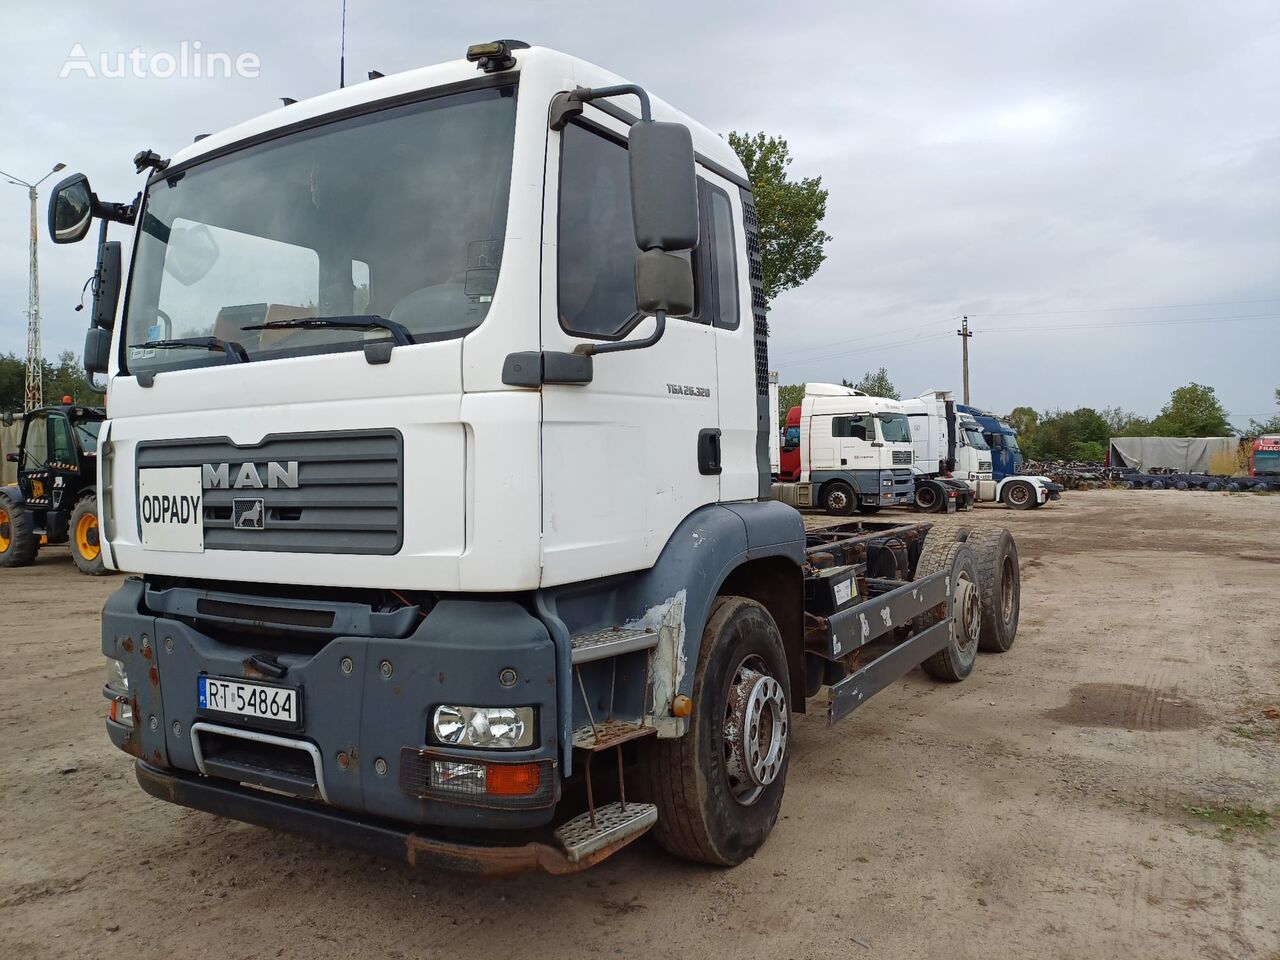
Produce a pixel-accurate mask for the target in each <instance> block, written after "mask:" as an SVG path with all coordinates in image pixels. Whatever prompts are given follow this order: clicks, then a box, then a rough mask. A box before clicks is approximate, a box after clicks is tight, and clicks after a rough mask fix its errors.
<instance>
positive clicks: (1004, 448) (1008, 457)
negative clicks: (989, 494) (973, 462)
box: [956, 403, 1023, 481]
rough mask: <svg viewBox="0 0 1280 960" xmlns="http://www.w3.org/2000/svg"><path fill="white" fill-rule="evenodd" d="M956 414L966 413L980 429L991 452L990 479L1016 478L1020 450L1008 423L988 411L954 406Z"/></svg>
mask: <svg viewBox="0 0 1280 960" xmlns="http://www.w3.org/2000/svg"><path fill="white" fill-rule="evenodd" d="M956 412H957V413H967V414H968V415H969V416H971V417H973V419H974V420H976V421H977V423H978V424H979V426H981V427H982V435H983V437H984V438H985V439H986V441H987V447H988V448H989V449H990V450H991V477H992V479H993V480H997V481H999V480H1003V479H1005V477H1013V476H1017V475H1018V474H1020V473H1021V472H1022V462H1023V461H1022V450H1021V449H1020V448H1019V446H1018V432H1017V431H1016V430H1014V429H1013V426H1012V424H1010V423H1009V421H1007V420H1005V419H1003V418H1001V417H998V416H996V415H995V414H994V413H992V412H991V411H989V410H981V409H979V408H978V407H972V406H968V405H966V404H963V403H957V404H956Z"/></svg>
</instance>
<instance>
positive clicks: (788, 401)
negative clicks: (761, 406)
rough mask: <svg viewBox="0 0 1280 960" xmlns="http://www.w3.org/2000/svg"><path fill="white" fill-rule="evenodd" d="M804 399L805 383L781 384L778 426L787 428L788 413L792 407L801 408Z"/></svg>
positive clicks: (779, 389)
mask: <svg viewBox="0 0 1280 960" xmlns="http://www.w3.org/2000/svg"><path fill="white" fill-rule="evenodd" d="M803 399H804V384H803V383H780V384H778V426H779V427H785V426H786V425H787V411H789V410H790V409H791V408H792V407H798V406H800V401H801V400H803Z"/></svg>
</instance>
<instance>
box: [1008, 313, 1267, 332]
mask: <svg viewBox="0 0 1280 960" xmlns="http://www.w3.org/2000/svg"><path fill="white" fill-rule="evenodd" d="M1244 320H1280V315H1277V314H1267V313H1256V314H1248V315H1245V316H1238V317H1169V318H1165V319H1159V320H1118V321H1112V322H1105V323H1104V322H1101V321H1097V322H1090V323H1064V324H1056V325H1055V324H1034V325H1030V326H1023V327H990V328H989V329H988V330H987V331H986V332H988V333H1025V332H1027V331H1031V330H1036V331H1041V332H1045V331H1053V330H1114V329H1117V328H1122V327H1162V326H1176V325H1178V324H1184V323H1239V322H1240V321H1244Z"/></svg>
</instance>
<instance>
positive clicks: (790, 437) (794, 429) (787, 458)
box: [778, 407, 800, 483]
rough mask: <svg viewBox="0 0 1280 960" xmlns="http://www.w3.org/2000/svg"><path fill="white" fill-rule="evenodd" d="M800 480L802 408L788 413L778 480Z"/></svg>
mask: <svg viewBox="0 0 1280 960" xmlns="http://www.w3.org/2000/svg"><path fill="white" fill-rule="evenodd" d="M799 479H800V408H799V407H792V408H791V409H790V410H788V411H787V425H786V426H785V427H784V428H783V430H782V450H781V452H780V453H779V454H778V480H780V481H781V482H782V483H795V482H796V481H797V480H799Z"/></svg>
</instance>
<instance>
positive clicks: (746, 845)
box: [641, 597, 791, 867]
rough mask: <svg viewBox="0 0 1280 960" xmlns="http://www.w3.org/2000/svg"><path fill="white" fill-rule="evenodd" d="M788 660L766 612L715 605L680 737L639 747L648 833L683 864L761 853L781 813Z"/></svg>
mask: <svg viewBox="0 0 1280 960" xmlns="http://www.w3.org/2000/svg"><path fill="white" fill-rule="evenodd" d="M787 698H788V689H787V658H786V653H785V652H784V650H783V647H782V636H781V634H780V633H779V632H778V627H777V624H776V623H774V620H773V617H772V616H770V615H769V611H768V610H766V609H765V608H764V607H763V606H761V605H760V604H758V603H756V602H755V601H754V600H748V599H746V598H745V597H720V598H718V599H717V600H716V602H715V604H714V606H713V607H712V608H711V616H710V618H709V619H708V621H707V626H706V629H705V630H703V633H702V647H701V649H700V650H699V651H698V667H697V672H696V674H695V675H694V681H693V703H694V710H693V716H692V719H691V722H690V725H689V729H688V731H686V732H685V735H684V736H683V737H679V738H678V739H673V740H653V739H650V740H648V741H646V742H645V743H644V745H643V748H642V754H641V781H642V784H643V787H644V793H645V797H644V799H646V800H648V801H649V802H651V803H654V804H656V805H657V807H658V822H657V825H656V826H655V827H654V828H653V835H654V837H655V838H656V839H657V841H658V843H659V844H661V845H662V847H663V848H664V849H666V850H667V851H668V852H669V853H672V854H674V855H675V856H677V857H681V858H682V859H685V860H695V861H698V862H700V863H709V864H712V865H715V866H721V867H731V866H734V865H736V864H739V863H741V862H742V861H744V860H746V859H747V858H748V857H750V856H751V855H752V854H754V853H755V852H756V851H757V850H759V849H760V847H761V845H762V844H763V843H764V841H765V839H766V838H767V837H768V836H769V832H770V831H771V830H772V829H773V825H774V823H775V822H777V819H778V810H779V809H780V808H781V806H782V794H783V789H784V787H785V785H786V779H787V766H788V764H789V762H790V751H789V740H790V728H791V711H790V706H789V702H788V699H787Z"/></svg>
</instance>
